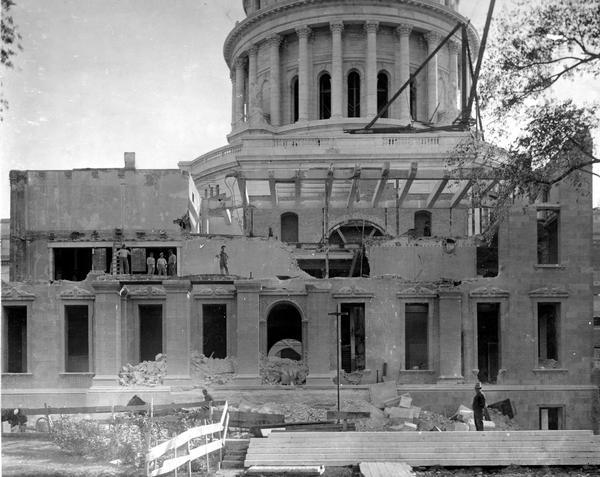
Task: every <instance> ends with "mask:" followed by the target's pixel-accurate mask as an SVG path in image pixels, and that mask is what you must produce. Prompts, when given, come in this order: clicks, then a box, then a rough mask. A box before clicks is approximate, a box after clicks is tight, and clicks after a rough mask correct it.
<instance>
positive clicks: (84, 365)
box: [65, 305, 90, 373]
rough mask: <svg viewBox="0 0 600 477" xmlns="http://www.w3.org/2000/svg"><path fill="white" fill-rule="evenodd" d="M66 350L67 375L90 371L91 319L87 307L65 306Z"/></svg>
mask: <svg viewBox="0 0 600 477" xmlns="http://www.w3.org/2000/svg"><path fill="white" fill-rule="evenodd" d="M65 334H66V336H65V348H66V363H65V371H66V372H67V373H77V372H88V371H89V370H90V353H89V350H90V348H89V343H90V342H89V319H88V307H87V305H73V306H71V305H68V306H65Z"/></svg>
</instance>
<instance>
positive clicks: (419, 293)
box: [396, 285, 437, 298]
mask: <svg viewBox="0 0 600 477" xmlns="http://www.w3.org/2000/svg"><path fill="white" fill-rule="evenodd" d="M396 296H397V297H398V298H435V297H437V292H436V291H435V290H433V289H431V288H427V287H424V286H421V285H417V286H414V287H408V288H405V289H404V290H401V291H399V292H398V293H396Z"/></svg>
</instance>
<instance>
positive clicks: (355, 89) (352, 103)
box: [348, 71, 360, 118]
mask: <svg viewBox="0 0 600 477" xmlns="http://www.w3.org/2000/svg"><path fill="white" fill-rule="evenodd" d="M348 117H349V118H359V117H360V76H359V74H358V73H357V72H356V71H352V72H350V74H349V75H348Z"/></svg>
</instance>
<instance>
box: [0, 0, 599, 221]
mask: <svg viewBox="0 0 600 477" xmlns="http://www.w3.org/2000/svg"><path fill="white" fill-rule="evenodd" d="M509 1H510V0H499V2H497V3H498V4H499V5H500V6H502V4H503V3H504V4H506V3H508V2H509ZM460 4H461V13H462V14H463V15H465V16H467V17H469V18H471V20H472V23H473V24H474V25H475V26H476V27H478V28H479V29H481V28H482V27H483V23H484V21H485V15H486V11H487V6H488V2H484V1H481V0H462V1H461V3H460ZM12 13H13V18H14V20H15V23H16V24H17V27H18V30H19V32H20V34H21V35H22V41H21V45H22V47H23V50H22V51H20V52H18V54H17V55H16V56H15V58H14V60H13V63H14V64H15V68H14V69H12V70H7V71H2V76H3V78H2V82H3V91H4V95H5V97H6V98H7V99H8V101H9V110H8V111H6V112H5V113H4V117H3V121H2V122H1V123H0V178H1V179H0V180H1V182H0V184H1V187H0V217H9V215H10V212H9V180H8V173H9V171H10V170H12V169H21V170H26V169H33V170H35V169H77V168H95V167H100V168H106V167H123V153H124V152H125V151H134V152H135V153H136V167H137V168H139V169H146V168H148V169H150V168H177V163H178V162H179V161H189V160H192V159H194V158H196V157H198V156H200V155H202V154H205V153H207V152H209V151H210V150H212V149H214V148H217V147H221V146H224V145H226V144H227V140H226V135H227V133H229V131H230V128H231V125H230V122H231V81H230V79H229V70H228V68H227V66H226V64H225V61H224V59H223V53H222V51H223V42H224V40H225V37H226V36H227V34H228V33H229V32H230V31H231V29H232V28H233V27H234V26H235V23H236V21H239V20H242V19H243V18H244V17H245V14H244V12H243V9H242V0H206V1H203V0H17V4H16V5H15V6H14V7H13V9H12ZM590 90H591V91H592V92H594V94H595V95H596V97H597V98H598V99H600V92H599V91H598V88H597V87H596V88H593V87H592V86H591V85H588V87H585V88H579V89H577V88H572V89H570V90H569V94H573V92H575V93H576V94H579V95H580V96H581V97H582V98H584V97H589V96H590ZM599 182H600V181H599ZM598 185H599V186H600V183H599V184H598ZM597 190H599V191H600V187H597ZM594 204H595V205H596V206H599V205H600V194H596V195H595V197H594Z"/></svg>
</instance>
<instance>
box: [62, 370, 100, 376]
mask: <svg viewBox="0 0 600 477" xmlns="http://www.w3.org/2000/svg"><path fill="white" fill-rule="evenodd" d="M94 374H95V373H92V372H90V371H76V372H68V371H64V372H62V373H58V375H59V376H90V377H93V376H94Z"/></svg>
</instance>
